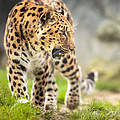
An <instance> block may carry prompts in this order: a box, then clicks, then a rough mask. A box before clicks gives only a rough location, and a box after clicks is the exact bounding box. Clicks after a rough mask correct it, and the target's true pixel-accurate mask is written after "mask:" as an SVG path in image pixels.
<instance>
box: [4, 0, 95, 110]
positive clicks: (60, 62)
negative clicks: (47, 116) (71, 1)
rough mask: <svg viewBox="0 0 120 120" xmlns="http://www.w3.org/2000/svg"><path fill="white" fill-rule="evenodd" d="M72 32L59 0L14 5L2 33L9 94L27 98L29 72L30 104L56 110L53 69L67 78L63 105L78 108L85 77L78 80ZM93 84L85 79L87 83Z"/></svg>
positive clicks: (40, 0) (71, 26)
mask: <svg viewBox="0 0 120 120" xmlns="http://www.w3.org/2000/svg"><path fill="white" fill-rule="evenodd" d="M73 34H74V31H73V22H72V17H71V14H70V12H69V10H68V9H67V7H66V6H65V4H64V3H63V2H62V1H61V0H24V1H22V2H19V3H18V4H16V5H15V6H14V7H13V9H12V10H11V11H10V13H9V15H8V20H7V23H6V30H5V36H4V46H5V50H6V54H7V56H8V67H7V71H8V79H9V87H10V89H11V92H12V95H14V96H15V97H16V98H19V97H21V98H22V100H23V99H27V100H29V99H30V98H29V95H28V89H27V74H29V73H30V74H32V75H33V79H34V84H33V90H32V93H31V103H33V104H35V105H36V106H39V107H43V108H44V109H46V110H47V109H56V104H57V90H58V89H57V85H56V82H55V78H54V69H56V70H58V71H59V72H60V73H62V74H63V75H64V76H65V77H66V78H67V79H68V90H67V93H66V100H65V104H66V106H67V107H68V108H69V109H75V108H77V106H79V104H80V103H81V102H80V89H82V90H83V88H86V87H85V86H83V87H82V88H80V84H81V83H83V82H86V79H83V80H82V79H81V77H82V76H81V75H82V74H81V69H80V66H79V65H78V63H77V60H76V56H75V44H74V36H73ZM93 79H94V77H93V78H92V79H91V78H89V81H94V80H93ZM81 80H82V81H81ZM94 84H95V82H92V83H91V82H87V84H86V86H92V85H94ZM91 88H93V87H91ZM27 100H25V101H27ZM25 101H24V102H25ZM20 102H21V100H20Z"/></svg>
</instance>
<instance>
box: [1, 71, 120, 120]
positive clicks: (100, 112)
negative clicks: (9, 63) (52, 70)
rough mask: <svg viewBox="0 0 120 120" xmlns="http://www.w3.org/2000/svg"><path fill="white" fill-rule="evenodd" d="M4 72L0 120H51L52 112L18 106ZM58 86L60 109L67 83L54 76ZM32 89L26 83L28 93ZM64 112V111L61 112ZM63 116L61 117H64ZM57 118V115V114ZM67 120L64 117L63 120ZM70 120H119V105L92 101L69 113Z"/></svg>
mask: <svg viewBox="0 0 120 120" xmlns="http://www.w3.org/2000/svg"><path fill="white" fill-rule="evenodd" d="M6 74H7V73H6V72H5V71H0V120H40V118H44V119H46V120H52V119H53V116H56V114H55V115H54V112H53V111H48V112H46V113H44V112H43V111H40V109H37V108H35V107H33V106H32V105H30V104H29V103H26V104H20V103H17V100H16V99H15V98H14V97H12V96H11V93H10V90H9V87H8V80H7V77H6ZM55 77H56V80H57V85H58V88H59V90H58V94H59V96H58V103H59V104H58V105H59V107H60V105H61V104H63V102H64V98H65V92H66V88H67V81H66V80H65V79H64V78H63V77H62V76H60V75H59V74H58V73H57V74H56V76H55ZM31 88H32V81H30V80H29V81H28V89H29V93H30V90H31ZM63 112H64V111H63ZM64 116H65V115H62V117H64ZM58 117H59V114H58ZM66 119H67V118H66V117H64V118H63V120H66ZM69 119H70V120H110V119H111V120H120V105H118V106H113V105H111V104H110V103H106V102H98V101H93V103H91V104H89V105H88V106H85V107H84V106H83V110H76V112H73V111H72V112H71V113H69Z"/></svg>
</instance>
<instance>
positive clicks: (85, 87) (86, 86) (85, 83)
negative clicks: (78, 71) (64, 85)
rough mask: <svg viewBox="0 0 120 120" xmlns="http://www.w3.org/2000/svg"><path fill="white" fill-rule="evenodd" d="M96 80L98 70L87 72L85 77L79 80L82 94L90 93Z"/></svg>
mask: <svg viewBox="0 0 120 120" xmlns="http://www.w3.org/2000/svg"><path fill="white" fill-rule="evenodd" d="M97 80H98V72H90V73H88V75H87V77H86V78H83V79H82V80H81V92H82V94H90V93H92V92H93V91H94V88H95V85H96V81H97Z"/></svg>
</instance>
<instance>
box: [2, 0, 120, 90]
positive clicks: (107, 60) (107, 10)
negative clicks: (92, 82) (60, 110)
mask: <svg viewBox="0 0 120 120" xmlns="http://www.w3.org/2000/svg"><path fill="white" fill-rule="evenodd" d="M19 1H20V0H0V69H1V68H5V66H6V61H7V60H6V55H5V51H4V47H3V36H4V30H5V23H6V20H7V15H8V13H9V11H10V10H11V8H12V7H13V6H14V5H15V4H16V3H17V2H19ZM63 1H64V2H65V3H66V5H67V7H68V8H69V10H70V11H71V13H72V16H73V20H74V30H75V44H76V55H77V58H78V62H79V64H80V65H81V66H82V71H83V72H84V73H86V72H88V71H90V70H91V69H94V70H96V71H98V72H99V84H98V85H97V87H98V88H99V89H102V90H103V89H109V90H112V91H116V92H118V91H120V87H119V86H120V0H63ZM103 81H104V83H106V84H104V83H103Z"/></svg>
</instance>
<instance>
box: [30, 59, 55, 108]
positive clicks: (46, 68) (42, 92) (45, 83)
mask: <svg viewBox="0 0 120 120" xmlns="http://www.w3.org/2000/svg"><path fill="white" fill-rule="evenodd" d="M38 70H39V71H36V69H35V72H33V73H34V76H35V81H34V85H33V91H32V98H31V100H32V101H31V102H32V103H34V104H35V105H36V106H38V107H40V108H44V109H45V110H48V109H56V104H57V99H56V97H57V95H56V91H57V88H56V87H55V81H54V76H53V73H54V71H53V69H52V68H51V65H50V62H49V59H48V60H47V61H46V62H45V63H44V64H43V65H42V66H41V68H39V69H38Z"/></svg>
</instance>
